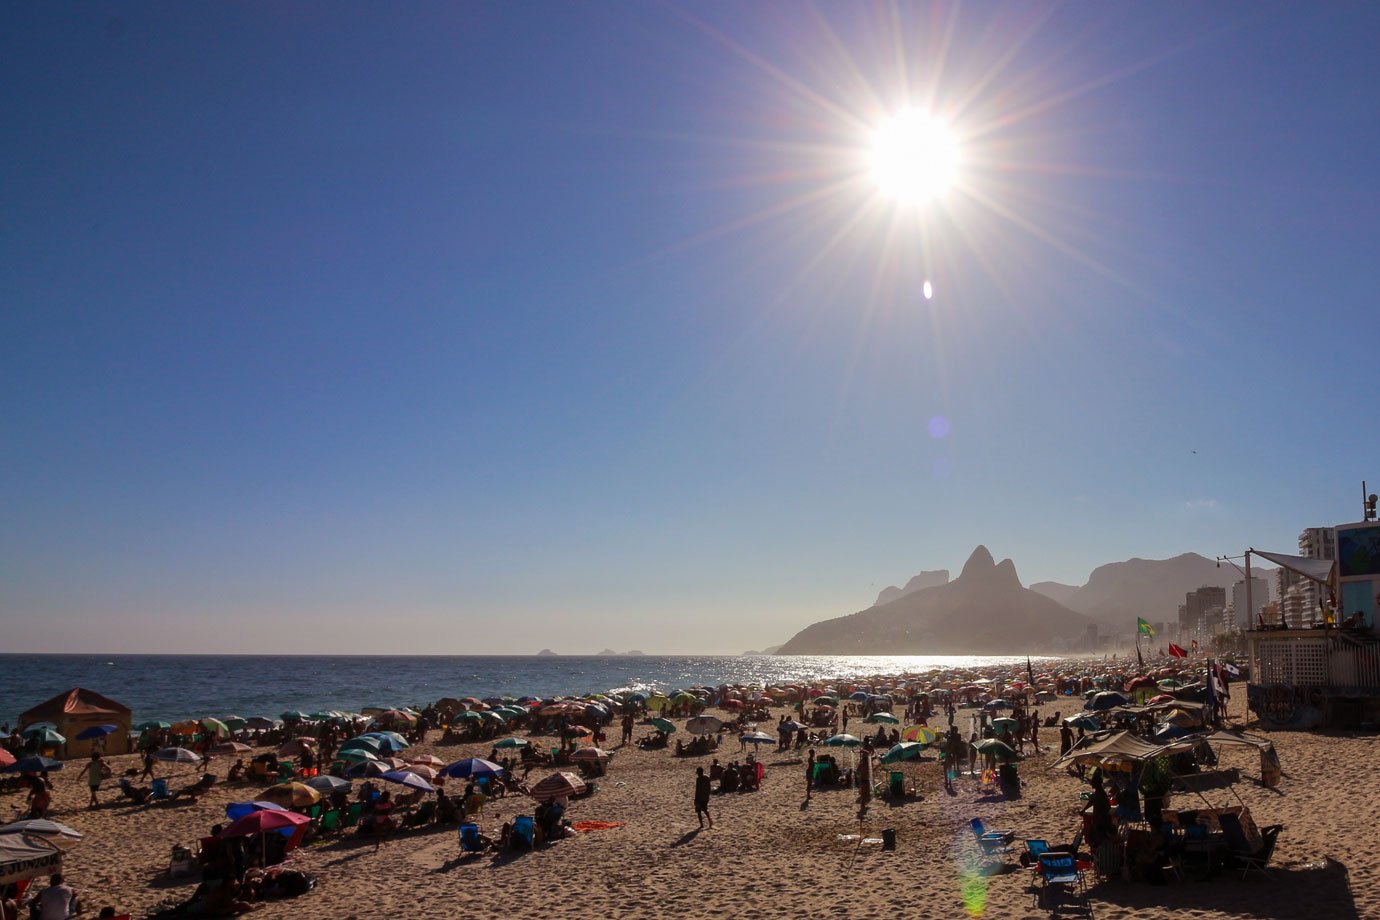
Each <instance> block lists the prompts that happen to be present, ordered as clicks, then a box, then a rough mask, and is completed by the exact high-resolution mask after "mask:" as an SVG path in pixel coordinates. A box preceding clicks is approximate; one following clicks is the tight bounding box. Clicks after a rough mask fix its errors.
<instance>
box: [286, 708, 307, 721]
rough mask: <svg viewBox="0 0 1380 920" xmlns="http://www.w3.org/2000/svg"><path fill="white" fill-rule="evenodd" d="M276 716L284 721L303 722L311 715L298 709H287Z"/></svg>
mask: <svg viewBox="0 0 1380 920" xmlns="http://www.w3.org/2000/svg"><path fill="white" fill-rule="evenodd" d="M278 718H280V719H282V720H283V721H284V722H305V721H307V720H308V719H310V718H311V716H309V715H307V714H306V713H305V712H302V711H301V710H299V709H289V710H288V711H287V712H285V713H283V714H282V715H280V716H278Z"/></svg>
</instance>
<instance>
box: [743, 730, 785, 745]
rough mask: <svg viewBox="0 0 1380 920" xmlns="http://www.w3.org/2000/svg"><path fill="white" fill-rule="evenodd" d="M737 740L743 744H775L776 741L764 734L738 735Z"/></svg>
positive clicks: (748, 733)
mask: <svg viewBox="0 0 1380 920" xmlns="http://www.w3.org/2000/svg"><path fill="white" fill-rule="evenodd" d="M738 740H739V741H741V742H742V743H743V744H775V743H776V739H775V738H773V737H772V736H771V735H768V734H767V733H766V732H746V733H745V734H742V735H739V736H738Z"/></svg>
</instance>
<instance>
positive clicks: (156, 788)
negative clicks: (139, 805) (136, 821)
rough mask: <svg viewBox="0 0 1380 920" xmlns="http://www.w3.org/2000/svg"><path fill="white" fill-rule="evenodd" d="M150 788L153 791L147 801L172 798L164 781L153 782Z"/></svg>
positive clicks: (166, 782)
mask: <svg viewBox="0 0 1380 920" xmlns="http://www.w3.org/2000/svg"><path fill="white" fill-rule="evenodd" d="M150 788H151V789H152V790H153V791H152V792H150V793H149V801H155V800H158V799H171V798H172V793H171V792H169V791H168V781H167V780H166V779H156V780H154V781H153V782H152V784H151V785H150Z"/></svg>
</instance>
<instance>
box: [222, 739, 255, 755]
mask: <svg viewBox="0 0 1380 920" xmlns="http://www.w3.org/2000/svg"><path fill="white" fill-rule="evenodd" d="M252 750H254V749H253V748H252V747H250V746H249V745H247V744H241V743H240V742H238V741H222V742H221V743H220V744H217V745H216V746H215V747H213V748H211V753H212V754H247V753H249V752H250V751H252Z"/></svg>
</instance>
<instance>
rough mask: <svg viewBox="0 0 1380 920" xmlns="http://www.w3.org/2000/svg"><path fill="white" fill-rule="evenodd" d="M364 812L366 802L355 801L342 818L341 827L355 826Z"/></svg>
mask: <svg viewBox="0 0 1380 920" xmlns="http://www.w3.org/2000/svg"><path fill="white" fill-rule="evenodd" d="M363 813H364V803H363V802H355V803H354V804H352V805H351V806H350V810H349V811H347V812H346V813H345V816H344V818H343V819H341V822H340V826H341V827H354V826H355V825H356V824H358V823H359V816H360V815H361V814H363Z"/></svg>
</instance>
